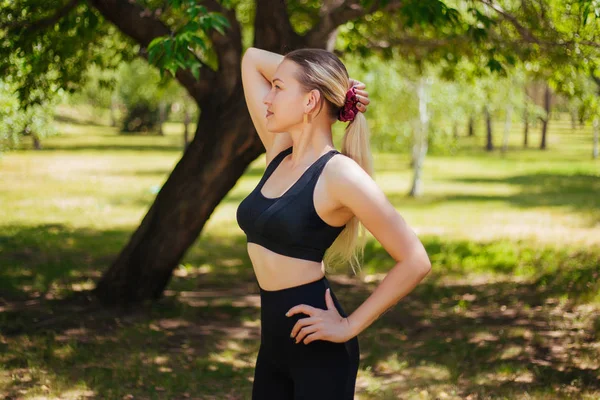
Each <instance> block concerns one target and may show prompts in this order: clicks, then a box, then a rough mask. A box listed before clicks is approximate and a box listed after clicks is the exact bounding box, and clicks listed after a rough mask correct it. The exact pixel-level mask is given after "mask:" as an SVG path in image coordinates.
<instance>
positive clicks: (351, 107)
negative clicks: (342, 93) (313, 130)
mask: <svg viewBox="0 0 600 400" xmlns="http://www.w3.org/2000/svg"><path fill="white" fill-rule="evenodd" d="M357 103H358V97H356V88H355V87H354V86H352V87H351V88H350V89H348V91H347V92H346V102H345V103H344V107H342V109H341V110H340V113H339V115H338V120H340V121H342V122H347V121H354V118H355V117H356V116H357V115H358V108H357V107H356V104H357Z"/></svg>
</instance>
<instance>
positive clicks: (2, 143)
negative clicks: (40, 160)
mask: <svg viewBox="0 0 600 400" xmlns="http://www.w3.org/2000/svg"><path fill="white" fill-rule="evenodd" d="M54 107H55V102H50V101H46V102H44V103H43V104H35V105H33V106H32V107H29V108H27V109H24V108H22V107H21V106H20V102H19V99H18V97H17V94H16V93H15V91H14V88H13V87H12V86H11V85H9V84H8V83H7V82H5V81H2V80H0V153H1V152H5V151H7V150H11V149H15V148H17V147H18V146H19V144H20V143H21V142H22V140H23V137H25V136H28V137H30V138H31V140H32V148H33V149H35V150H40V149H41V148H42V139H43V138H46V137H48V136H52V135H55V134H56V129H55V127H54V125H53V124H52V123H51V121H52V119H53V117H52V116H53V114H54Z"/></svg>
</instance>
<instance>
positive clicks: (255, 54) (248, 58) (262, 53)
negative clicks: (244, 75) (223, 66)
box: [242, 47, 283, 82]
mask: <svg viewBox="0 0 600 400" xmlns="http://www.w3.org/2000/svg"><path fill="white" fill-rule="evenodd" d="M282 60H283V56H282V55H281V54H277V53H272V52H270V51H267V50H263V49H259V48H256V47H249V48H248V49H247V50H246V52H245V53H244V57H242V63H243V62H251V63H252V64H253V65H254V67H255V68H256V70H257V71H258V72H259V73H260V74H261V75H262V76H263V77H264V78H265V79H266V80H267V81H268V82H271V81H272V80H273V76H274V75H275V70H276V69H277V67H278V66H279V63H281V61H282Z"/></svg>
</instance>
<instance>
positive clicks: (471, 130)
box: [469, 116, 475, 137]
mask: <svg viewBox="0 0 600 400" xmlns="http://www.w3.org/2000/svg"><path fill="white" fill-rule="evenodd" d="M471 136H475V121H474V118H473V116H470V117H469V137H471Z"/></svg>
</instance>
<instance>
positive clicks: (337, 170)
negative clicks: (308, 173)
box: [323, 152, 373, 193]
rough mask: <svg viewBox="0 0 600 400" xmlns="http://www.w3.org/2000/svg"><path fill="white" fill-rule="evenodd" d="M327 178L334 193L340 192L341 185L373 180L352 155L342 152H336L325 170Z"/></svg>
mask: <svg viewBox="0 0 600 400" xmlns="http://www.w3.org/2000/svg"><path fill="white" fill-rule="evenodd" d="M323 174H324V175H325V177H326V178H325V179H326V180H327V186H328V188H330V189H331V191H332V192H333V193H336V192H337V193H339V191H337V190H338V189H339V188H340V187H341V186H343V187H347V186H351V187H352V186H356V185H360V183H361V181H364V180H365V179H368V180H373V178H371V176H370V175H369V174H367V172H366V171H365V170H364V169H363V168H362V167H361V166H360V164H359V163H357V162H356V161H355V160H354V159H353V158H352V157H350V156H347V155H346V154H343V153H341V152H338V153H336V154H335V155H334V156H333V157H331V159H330V160H329V162H328V163H327V165H326V166H325V169H324V171H323Z"/></svg>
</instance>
